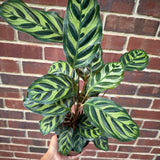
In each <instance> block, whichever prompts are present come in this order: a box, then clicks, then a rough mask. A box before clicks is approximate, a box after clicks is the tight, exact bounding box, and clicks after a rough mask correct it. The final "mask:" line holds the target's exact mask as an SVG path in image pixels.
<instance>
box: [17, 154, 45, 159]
mask: <svg viewBox="0 0 160 160" xmlns="http://www.w3.org/2000/svg"><path fill="white" fill-rule="evenodd" d="M43 155H44V154H43V153H42V154H40V153H38V154H36V153H20V152H15V157H17V158H27V159H38V160H39V159H40V158H41V157H42V156H43Z"/></svg>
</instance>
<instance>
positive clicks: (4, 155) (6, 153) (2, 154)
mask: <svg viewBox="0 0 160 160" xmlns="http://www.w3.org/2000/svg"><path fill="white" fill-rule="evenodd" d="M12 156H13V153H12V152H6V151H0V157H12Z"/></svg>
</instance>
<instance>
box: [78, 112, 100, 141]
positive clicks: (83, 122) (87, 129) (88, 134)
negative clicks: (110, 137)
mask: <svg viewBox="0 0 160 160" xmlns="http://www.w3.org/2000/svg"><path fill="white" fill-rule="evenodd" d="M77 125H78V130H79V133H80V135H81V136H83V137H84V138H85V139H87V140H93V139H94V138H97V137H99V136H100V135H101V131H100V129H99V128H96V127H94V126H93V125H92V124H91V122H90V121H89V119H88V117H87V116H86V115H84V114H83V115H81V116H80V117H79V121H78V123H77Z"/></svg>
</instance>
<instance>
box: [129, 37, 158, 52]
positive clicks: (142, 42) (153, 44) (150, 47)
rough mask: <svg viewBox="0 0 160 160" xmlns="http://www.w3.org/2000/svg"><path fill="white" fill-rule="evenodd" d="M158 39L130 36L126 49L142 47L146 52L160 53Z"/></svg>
mask: <svg viewBox="0 0 160 160" xmlns="http://www.w3.org/2000/svg"><path fill="white" fill-rule="evenodd" d="M159 44H160V40H158V39H143V38H136V37H131V38H130V39H129V44H128V48H127V50H132V49H135V48H136V49H143V50H145V51H146V52H147V53H148V54H153V55H160V52H159V51H160V45H159Z"/></svg>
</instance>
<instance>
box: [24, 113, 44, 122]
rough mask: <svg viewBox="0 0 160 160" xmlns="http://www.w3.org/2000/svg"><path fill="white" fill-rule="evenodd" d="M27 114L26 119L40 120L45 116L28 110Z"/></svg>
mask: <svg viewBox="0 0 160 160" xmlns="http://www.w3.org/2000/svg"><path fill="white" fill-rule="evenodd" d="M25 114H26V120H34V121H40V120H41V119H42V118H43V116H42V115H40V114H36V113H33V112H26V113H25Z"/></svg>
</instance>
